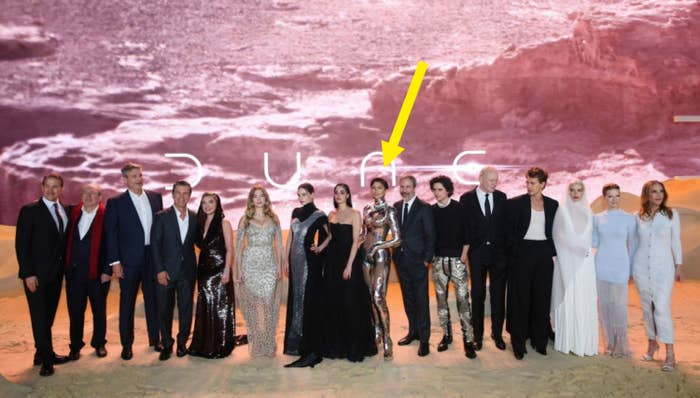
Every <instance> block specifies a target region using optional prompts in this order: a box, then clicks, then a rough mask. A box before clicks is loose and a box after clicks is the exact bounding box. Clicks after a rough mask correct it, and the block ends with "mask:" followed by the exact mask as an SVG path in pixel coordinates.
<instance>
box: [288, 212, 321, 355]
mask: <svg viewBox="0 0 700 398" xmlns="http://www.w3.org/2000/svg"><path fill="white" fill-rule="evenodd" d="M323 216H325V214H324V213H323V212H322V211H321V210H316V211H315V212H313V213H312V214H311V215H310V216H309V217H308V218H307V219H306V220H304V221H294V222H292V224H291V225H290V226H289V230H290V233H291V234H292V242H291V247H290V250H289V289H291V291H292V303H291V305H292V307H290V308H291V311H292V316H291V323H289V324H288V325H287V330H286V331H285V353H289V354H290V355H295V354H296V353H297V352H298V351H299V345H300V343H301V338H302V336H303V332H304V295H305V292H306V282H307V279H308V275H309V269H308V263H307V261H306V251H305V248H304V241H305V239H306V234H307V233H308V232H309V228H310V227H311V226H312V225H313V224H314V222H316V220H318V219H319V217H323ZM287 305H288V306H289V305H290V303H289V302H287ZM289 310H290V309H289V308H288V309H287V311H289Z"/></svg>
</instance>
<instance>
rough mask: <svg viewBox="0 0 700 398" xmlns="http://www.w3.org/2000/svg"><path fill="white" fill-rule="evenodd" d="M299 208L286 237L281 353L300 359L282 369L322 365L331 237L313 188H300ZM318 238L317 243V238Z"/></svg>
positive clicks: (293, 216) (302, 186) (295, 211)
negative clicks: (325, 283)
mask: <svg viewBox="0 0 700 398" xmlns="http://www.w3.org/2000/svg"><path fill="white" fill-rule="evenodd" d="M297 197H298V198H299V203H300V204H301V205H302V206H301V207H297V208H296V209H294V211H293V212H292V221H291V223H290V226H289V235H288V236H287V244H286V252H287V253H286V254H287V255H286V256H285V260H286V261H287V262H286V263H285V272H286V273H287V275H289V293H288V295H287V319H286V326H285V331H284V353H285V354H287V355H299V356H301V358H299V360H297V361H294V362H292V363H290V364H287V365H285V367H306V366H314V365H315V364H317V363H319V362H321V360H322V359H323V358H322V353H321V341H320V340H321V330H322V327H323V326H322V322H323V320H322V319H321V318H322V310H323V300H322V298H321V296H322V289H323V280H322V278H323V272H322V266H323V257H322V255H321V254H322V251H323V249H325V248H326V246H328V242H329V240H330V234H329V229H328V218H327V217H326V214H325V213H324V212H323V211H321V210H319V209H318V208H317V207H316V206H315V205H314V187H313V186H312V185H311V184H309V183H303V184H301V185H299V188H298V189H297ZM317 234H318V239H316V235H317Z"/></svg>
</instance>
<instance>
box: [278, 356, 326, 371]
mask: <svg viewBox="0 0 700 398" xmlns="http://www.w3.org/2000/svg"><path fill="white" fill-rule="evenodd" d="M321 361H323V357H321V356H318V355H316V354H309V355H305V356H303V357H301V358H299V359H297V360H296V361H294V362H292V363H288V364H286V365H284V367H285V368H306V367H310V368H313V367H314V366H316V365H318V364H319V363H321Z"/></svg>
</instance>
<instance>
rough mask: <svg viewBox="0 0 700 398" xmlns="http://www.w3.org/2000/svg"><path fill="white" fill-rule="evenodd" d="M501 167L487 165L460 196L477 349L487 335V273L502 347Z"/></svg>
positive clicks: (504, 275)
mask: <svg viewBox="0 0 700 398" xmlns="http://www.w3.org/2000/svg"><path fill="white" fill-rule="evenodd" d="M497 185H498V171H497V170H496V168H494V167H491V166H487V167H484V168H483V169H481V172H480V173H479V186H477V187H476V188H474V189H472V190H471V191H469V192H466V193H465V194H463V195H462V196H461V197H460V198H459V202H460V203H461V204H462V208H463V211H464V223H465V224H466V239H465V249H464V250H463V251H462V261H463V262H465V263H467V264H469V271H470V277H471V282H472V324H473V326H474V348H475V349H476V350H477V351H478V350H480V349H481V347H482V345H483V343H482V342H483V337H484V302H485V301H486V275H487V274H488V278H489V293H490V295H491V338H492V339H493V341H494V343H495V344H496V347H497V348H498V349H499V350H505V349H506V343H505V342H504V341H503V336H502V332H503V321H504V320H505V313H506V281H507V277H508V273H507V270H508V269H507V261H506V250H505V247H506V195H505V194H504V193H503V192H501V191H498V190H496V186H497Z"/></svg>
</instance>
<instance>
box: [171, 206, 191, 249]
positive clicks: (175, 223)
mask: <svg viewBox="0 0 700 398" xmlns="http://www.w3.org/2000/svg"><path fill="white" fill-rule="evenodd" d="M170 212H171V213H172V216H171V217H170V224H171V228H174V229H175V231H177V237H178V238H179V240H178V241H177V243H178V244H180V246H182V234H181V232H180V220H178V217H180V215H179V214H177V209H175V207H174V206H173V207H171V208H170ZM187 232H189V229H188V231H187Z"/></svg>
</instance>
